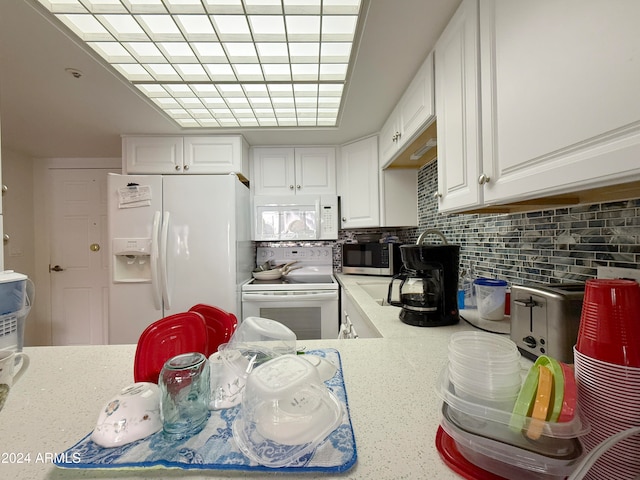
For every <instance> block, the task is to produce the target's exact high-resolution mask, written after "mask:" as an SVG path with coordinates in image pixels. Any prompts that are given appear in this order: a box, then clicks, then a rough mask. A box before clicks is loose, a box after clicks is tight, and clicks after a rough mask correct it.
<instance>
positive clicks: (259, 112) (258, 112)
mask: <svg viewBox="0 0 640 480" xmlns="http://www.w3.org/2000/svg"><path fill="white" fill-rule="evenodd" d="M253 112H254V114H255V116H256V118H258V119H260V118H273V119H274V120H275V118H276V112H274V111H273V108H254V109H253Z"/></svg>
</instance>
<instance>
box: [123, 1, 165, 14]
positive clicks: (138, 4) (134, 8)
mask: <svg viewBox="0 0 640 480" xmlns="http://www.w3.org/2000/svg"><path fill="white" fill-rule="evenodd" d="M122 3H123V4H124V5H125V6H126V7H127V9H128V10H129V11H130V12H131V13H166V12H167V9H166V8H165V6H164V3H162V0H122Z"/></svg>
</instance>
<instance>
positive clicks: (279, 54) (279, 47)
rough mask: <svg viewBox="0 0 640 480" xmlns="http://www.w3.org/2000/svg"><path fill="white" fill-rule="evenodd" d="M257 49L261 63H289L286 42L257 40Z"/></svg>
mask: <svg viewBox="0 0 640 480" xmlns="http://www.w3.org/2000/svg"><path fill="white" fill-rule="evenodd" d="M256 50H257V51H258V58H259V60H260V62H261V63H289V49H288V48H287V44H286V43H277V42H275V43H269V42H256Z"/></svg>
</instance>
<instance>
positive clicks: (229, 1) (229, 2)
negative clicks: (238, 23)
mask: <svg viewBox="0 0 640 480" xmlns="http://www.w3.org/2000/svg"><path fill="white" fill-rule="evenodd" d="M202 3H203V4H204V6H205V8H206V9H207V12H209V13H222V14H232V13H235V14H242V13H244V7H243V6H242V0H203V2H202Z"/></svg>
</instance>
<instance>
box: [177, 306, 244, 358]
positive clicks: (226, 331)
mask: <svg viewBox="0 0 640 480" xmlns="http://www.w3.org/2000/svg"><path fill="white" fill-rule="evenodd" d="M189 311H190V312H198V313H199V314H201V315H202V316H203V317H204V322H205V324H206V325H207V336H208V341H207V346H208V349H209V351H208V353H207V357H209V355H211V354H212V353H215V352H217V351H218V347H219V346H220V345H221V344H223V343H227V342H228V341H229V339H230V338H231V335H233V332H235V330H236V327H237V326H238V319H237V318H236V316H235V315H234V314H233V313H229V312H226V311H224V310H222V309H221V308H218V307H214V306H211V305H205V304H203V303H199V304H198V305H194V306H193V307H191V308H190V309H189Z"/></svg>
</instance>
